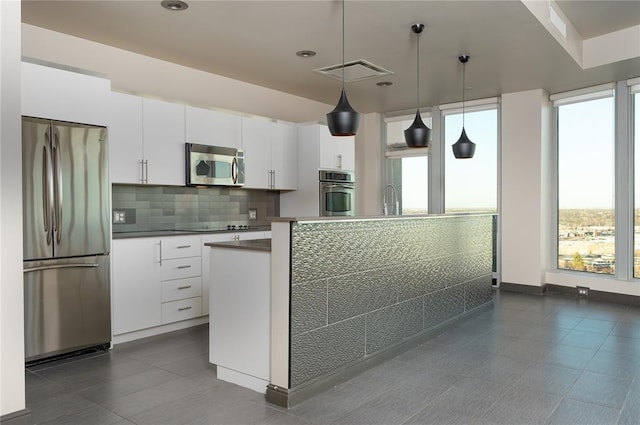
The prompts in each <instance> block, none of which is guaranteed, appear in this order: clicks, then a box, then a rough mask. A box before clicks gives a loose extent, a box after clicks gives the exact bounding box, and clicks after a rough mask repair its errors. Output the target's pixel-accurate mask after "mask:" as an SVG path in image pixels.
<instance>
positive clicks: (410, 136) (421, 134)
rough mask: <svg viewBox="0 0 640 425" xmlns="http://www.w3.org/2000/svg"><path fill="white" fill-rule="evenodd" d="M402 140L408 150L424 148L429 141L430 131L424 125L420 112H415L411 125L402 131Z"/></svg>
mask: <svg viewBox="0 0 640 425" xmlns="http://www.w3.org/2000/svg"><path fill="white" fill-rule="evenodd" d="M404 140H405V142H406V143H407V146H409V147H410V148H426V147H428V146H429V141H430V140H431V129H430V128H429V127H427V126H426V125H424V123H423V122H422V117H420V111H416V118H415V119H414V120H413V124H411V126H410V127H409V128H407V129H406V130H405V131H404Z"/></svg>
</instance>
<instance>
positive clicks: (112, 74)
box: [22, 24, 333, 122]
mask: <svg viewBox="0 0 640 425" xmlns="http://www.w3.org/2000/svg"><path fill="white" fill-rule="evenodd" d="M22 54H23V56H24V57H25V58H31V59H36V60H39V61H44V62H50V63H55V64H60V65H65V66H68V67H72V68H77V69H81V70H85V71H88V72H93V73H96V74H99V75H101V76H103V77H105V78H108V79H110V80H111V85H112V89H114V90H119V91H125V92H132V93H135V94H139V95H149V96H156V97H160V98H163V99H165V100H167V101H174V102H178V103H186V104H190V105H194V106H205V107H216V108H221V109H223V110H228V111H238V112H242V113H245V114H253V115H259V116H264V117H269V118H273V119H281V120H285V121H290V122H305V121H317V120H321V119H325V116H326V113H327V111H330V110H331V109H333V105H327V104H324V103H320V102H316V101H312V100H309V99H305V98H302V97H298V96H293V95H290V94H286V93H283V92H279V91H276V90H272V89H268V88H265V87H260V86H256V85H253V84H248V83H244V82H241V81H237V80H233V79H231V78H226V77H222V76H219V75H215V74H210V73H207V72H204V71H198V70H195V69H193V68H187V67H185V66H180V65H176V64H173V63H170V62H166V61H162V60H159V59H154V58H151V57H148V56H143V55H140V54H137V53H133V52H129V51H126V50H122V49H118V48H115V47H110V46H107V45H104V44H99V43H95V42H91V41H88V40H84V39H81V38H78V37H73V36H69V35H66V34H62V33H58V32H55V31H50V30H46V29H44V28H39V27H35V26H33V25H28V24H22ZM124 64H126V65H125V66H123V65H124Z"/></svg>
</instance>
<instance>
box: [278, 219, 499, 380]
mask: <svg viewBox="0 0 640 425" xmlns="http://www.w3.org/2000/svg"><path fill="white" fill-rule="evenodd" d="M492 219H493V216H492V215H477V216H473V215H470V216H435V217H422V218H419V217H414V218H411V219H407V218H404V219H374V220H364V221H318V222H309V223H305V222H304V221H301V222H295V223H293V224H292V228H291V292H290V295H291V301H290V305H291V307H290V308H291V313H290V314H291V319H290V323H291V330H290V332H291V334H290V341H291V348H290V357H289V358H290V387H289V388H293V389H295V388H296V387H299V386H301V385H303V384H307V383H309V382H311V381H313V380H314V379H316V378H319V377H323V376H325V375H327V374H331V373H333V372H336V371H338V370H342V369H343V368H344V367H348V366H350V365H352V364H353V363H355V362H358V361H361V360H364V359H366V358H369V357H371V356H372V355H375V354H376V353H380V352H383V351H384V350H388V349H390V348H393V347H394V346H395V345H397V344H399V343H401V342H404V341H407V340H408V339H410V338H413V337H417V336H419V335H420V334H421V333H422V332H424V331H427V330H429V329H432V328H434V327H436V326H438V325H441V324H442V323H444V322H446V321H448V320H452V319H454V318H456V317H458V316H460V315H462V314H464V313H468V312H469V311H471V310H473V309H474V308H476V307H479V306H481V305H483V304H485V303H487V302H489V301H491V299H492V289H491V277H492V273H491V263H492V255H491V254H492ZM287 281H288V279H287ZM272 285H274V283H273V282H272ZM276 285H277V283H276ZM272 382H273V380H272Z"/></svg>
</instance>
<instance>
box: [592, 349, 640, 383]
mask: <svg viewBox="0 0 640 425" xmlns="http://www.w3.org/2000/svg"><path fill="white" fill-rule="evenodd" d="M639 367H640V357H637V356H626V355H619V354H616V353H610V352H606V351H598V352H597V353H596V355H595V356H593V359H591V362H589V365H588V366H587V370H588V371H590V372H595V373H601V374H604V375H611V376H615V377H618V378H625V379H629V378H630V377H633V376H635V375H636V373H637V372H638V368H639Z"/></svg>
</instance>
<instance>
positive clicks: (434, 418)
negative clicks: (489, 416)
mask: <svg viewBox="0 0 640 425" xmlns="http://www.w3.org/2000/svg"><path fill="white" fill-rule="evenodd" d="M487 421H488V420H484V419H481V418H474V417H472V416H467V415H465V414H463V413H461V412H455V411H453V412H452V411H451V410H450V409H438V408H434V407H433V406H426V407H425V408H423V409H422V410H420V411H419V412H418V413H416V414H415V415H413V416H412V417H410V418H409V419H407V420H406V421H405V422H403V423H402V425H489V424H488V423H487Z"/></svg>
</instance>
